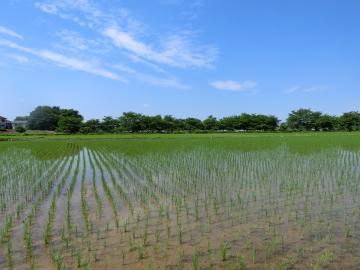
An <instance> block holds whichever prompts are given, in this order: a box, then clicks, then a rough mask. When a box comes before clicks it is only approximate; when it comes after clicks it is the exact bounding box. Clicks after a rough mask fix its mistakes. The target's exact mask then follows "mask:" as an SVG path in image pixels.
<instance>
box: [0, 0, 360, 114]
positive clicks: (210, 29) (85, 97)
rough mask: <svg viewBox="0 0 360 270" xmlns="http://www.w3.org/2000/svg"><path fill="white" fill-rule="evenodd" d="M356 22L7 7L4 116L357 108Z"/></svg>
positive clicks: (242, 1)
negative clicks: (60, 111)
mask: <svg viewBox="0 0 360 270" xmlns="http://www.w3.org/2000/svg"><path fill="white" fill-rule="evenodd" d="M359 14H360V1H351V0H345V1H344V0H338V1H335V0H323V1H320V0H294V1H288V0H283V1H280V0H273V1H264V0H261V1H260V0H227V1H224V0H207V1H206V0H151V1H134V0H96V1H95V0H37V1H30V0H2V1H1V2H0V94H1V100H2V102H1V105H0V115H4V116H6V117H8V118H10V119H13V118H14V117H15V116H17V115H27V114H29V112H30V111H31V110H32V109H33V108H34V107H36V106H37V105H58V106H61V107H64V108H75V109H77V110H79V111H80V112H81V113H82V114H83V115H84V116H85V118H86V119H90V118H102V117H103V116H106V115H109V116H114V117H117V116H120V115H121V114H122V112H124V111H135V112H141V113H145V114H150V115H154V114H162V115H164V114H172V115H174V116H176V117H187V116H195V117H199V118H202V119H203V118H205V117H206V116H208V115H210V114H212V115H214V116H216V117H223V116H227V115H234V114H240V113H242V112H248V113H264V114H273V115H276V116H278V117H280V118H281V119H285V118H286V116H287V113H288V112H290V111H291V110H293V109H297V108H300V107H306V108H311V109H314V110H320V111H323V112H326V113H330V114H341V113H342V112H345V111H351V110H359V108H360V91H359V90H360V88H359V85H360V84H359V83H360V16H359ZM3 100H4V101H3Z"/></svg>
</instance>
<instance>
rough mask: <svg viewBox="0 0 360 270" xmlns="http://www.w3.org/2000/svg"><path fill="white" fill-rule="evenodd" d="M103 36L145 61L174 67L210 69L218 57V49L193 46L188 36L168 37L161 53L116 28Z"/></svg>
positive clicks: (112, 27)
mask: <svg viewBox="0 0 360 270" xmlns="http://www.w3.org/2000/svg"><path fill="white" fill-rule="evenodd" d="M103 34H104V36H106V37H108V38H110V39H111V40H112V41H113V42H114V44H115V45H116V46H117V47H118V48H120V49H124V50H127V51H129V52H131V53H132V54H134V55H136V56H138V57H141V58H143V59H144V60H147V61H150V62H155V63H158V64H165V65H169V66H173V67H180V68H187V67H197V68H202V67H210V66H211V65H212V63H213V62H214V60H215V58H216V55H217V50H216V48H214V47H212V46H200V47H195V46H193V44H192V42H191V40H190V38H189V37H187V36H186V35H171V36H169V37H167V38H166V39H164V40H163V41H162V42H161V43H162V47H163V50H162V51H160V50H155V49H154V48H152V47H151V46H150V45H147V44H146V43H143V42H142V41H140V40H138V39H136V38H135V37H134V36H133V35H132V34H131V33H128V32H125V31H122V30H121V29H120V28H119V27H116V26H111V27H108V28H106V29H105V30H104V32H103Z"/></svg>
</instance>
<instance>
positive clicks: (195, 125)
mask: <svg viewBox="0 0 360 270" xmlns="http://www.w3.org/2000/svg"><path fill="white" fill-rule="evenodd" d="M185 129H186V130H189V131H193V130H202V129H204V125H203V123H202V122H201V120H199V119H197V118H193V117H189V118H186V119H185Z"/></svg>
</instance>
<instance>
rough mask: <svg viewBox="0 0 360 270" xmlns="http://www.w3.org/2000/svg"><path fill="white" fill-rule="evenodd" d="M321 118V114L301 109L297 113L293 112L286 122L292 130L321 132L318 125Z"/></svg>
mask: <svg viewBox="0 0 360 270" xmlns="http://www.w3.org/2000/svg"><path fill="white" fill-rule="evenodd" d="M320 116H321V112H313V111H312V110H310V109H299V110H297V111H292V112H291V113H290V114H289V116H288V118H287V120H286V122H287V124H288V126H289V128H290V129H292V130H298V131H304V130H307V131H310V130H319V126H318V125H317V123H318V121H319V118H320Z"/></svg>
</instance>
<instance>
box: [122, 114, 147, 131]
mask: <svg viewBox="0 0 360 270" xmlns="http://www.w3.org/2000/svg"><path fill="white" fill-rule="evenodd" d="M143 120H144V116H143V115H142V114H140V113H134V112H124V113H123V115H122V116H121V117H120V118H119V122H120V125H121V127H122V129H123V130H125V131H128V132H139V131H142V130H144V121H143Z"/></svg>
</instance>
